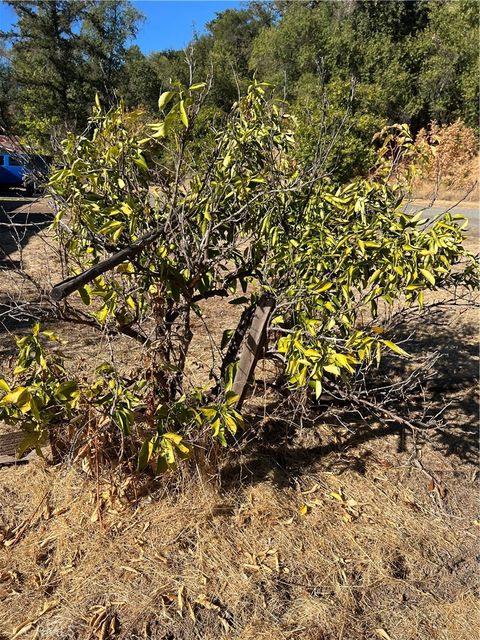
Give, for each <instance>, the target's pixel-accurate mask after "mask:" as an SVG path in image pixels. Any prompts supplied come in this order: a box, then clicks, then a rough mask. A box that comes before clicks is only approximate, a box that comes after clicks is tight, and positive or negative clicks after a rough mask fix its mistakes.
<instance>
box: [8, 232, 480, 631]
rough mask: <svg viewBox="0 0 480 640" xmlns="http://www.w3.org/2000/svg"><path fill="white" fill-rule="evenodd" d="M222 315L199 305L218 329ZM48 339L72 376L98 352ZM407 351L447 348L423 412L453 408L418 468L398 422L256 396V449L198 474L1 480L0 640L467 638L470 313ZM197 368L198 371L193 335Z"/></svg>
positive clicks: (471, 577)
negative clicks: (276, 411)
mask: <svg viewBox="0 0 480 640" xmlns="http://www.w3.org/2000/svg"><path fill="white" fill-rule="evenodd" d="M39 242H40V239H39V237H34V238H32V239H31V240H30V242H29V243H28V252H29V253H28V256H27V258H28V259H29V260H33V261H34V260H35V259H37V258H36V256H38V255H39V254H38V249H36V246H37V245H36V243H39ZM474 244H476V241H474ZM38 246H40V245H38ZM39 262H41V261H39ZM40 266H41V265H40V264H39V267H40ZM222 309H223V311H222V310H221V309H220V308H215V307H209V308H207V309H206V313H207V314H209V315H210V320H212V321H214V322H215V323H216V324H215V330H216V332H217V333H220V332H221V331H222V330H223V328H225V326H228V324H229V318H228V315H227V314H226V313H225V310H226V309H230V307H228V305H227V307H222ZM56 330H58V331H60V332H61V333H63V335H64V336H67V335H68V332H70V333H71V336H70V337H72V338H74V346H73V348H71V352H72V353H74V352H75V351H77V352H78V351H79V350H80V348H81V349H82V351H83V358H84V362H83V363H80V362H79V366H85V367H89V366H91V364H92V362H93V361H94V360H95V359H98V358H101V357H102V353H101V351H102V345H101V344H99V342H98V339H97V337H96V335H95V334H89V333H87V332H84V331H83V330H82V332H75V334H73V333H72V331H71V329H70V328H69V327H67V326H57V327H56ZM406 330H407V332H408V328H407V329H406ZM415 340H416V348H418V351H419V352H426V351H428V350H430V349H431V348H434V347H437V346H441V345H442V344H443V348H444V350H445V352H446V354H447V356H446V360H445V361H444V364H443V365H442V367H441V368H439V370H438V378H437V385H436V387H435V389H432V390H431V392H430V395H428V397H427V398H425V401H426V402H432V403H433V405H434V406H435V403H440V402H443V400H447V401H451V402H452V403H453V404H452V405H451V406H450V408H449V409H448V413H447V417H448V419H449V421H450V424H451V427H452V428H451V430H450V431H448V432H447V433H444V434H439V435H438V436H435V437H431V438H429V439H425V440H422V441H421V442H419V448H420V453H419V463H420V465H418V464H417V463H414V461H413V460H412V458H411V453H412V445H411V442H410V441H407V446H406V450H405V451H398V448H399V447H398V445H399V438H398V434H397V433H396V432H395V429H394V428H392V429H390V428H385V427H382V426H378V425H360V426H359V425H357V427H356V430H355V432H354V433H352V432H351V431H349V430H348V428H346V429H338V428H336V429H333V428H332V427H331V426H329V425H327V424H324V422H323V421H322V417H321V416H319V417H318V419H317V420H316V421H315V423H314V424H313V425H312V426H310V427H306V426H303V427H302V426H301V425H299V424H296V425H287V426H286V425H284V424H281V423H279V422H276V421H274V420H273V419H270V411H271V409H270V406H269V405H268V404H267V399H268V400H270V398H267V397H266V398H265V401H263V400H260V401H258V402H257V404H256V405H255V406H254V405H253V404H252V411H253V410H255V411H256V413H257V414H259V415H260V417H259V418H258V419H257V421H256V424H257V426H256V429H257V437H256V438H255V439H254V441H252V442H251V443H250V445H249V447H248V448H245V447H242V445H239V446H238V447H237V448H236V449H235V450H232V451H230V452H228V453H227V454H226V456H225V457H223V458H221V459H220V460H219V461H218V462H217V465H216V466H215V468H213V467H212V468H211V469H208V470H205V469H196V468H194V467H193V466H191V467H184V468H183V470H182V471H181V473H180V474H178V476H177V477H175V478H173V477H172V478H170V479H161V480H159V481H152V480H141V479H140V478H134V479H133V480H128V479H126V478H124V477H122V476H121V473H120V472H119V471H112V472H111V476H107V475H104V476H102V477H101V478H100V479H99V480H98V481H96V479H95V478H94V477H92V476H91V475H88V474H87V473H85V472H84V471H82V470H81V469H79V468H78V467H74V468H65V467H52V466H48V465H46V464H45V463H44V462H42V461H41V460H37V461H35V462H33V463H30V464H29V465H26V466H18V467H15V468H11V467H10V468H0V495H1V509H0V640H7V639H8V640H13V639H14V638H17V637H18V638H23V639H25V640H27V639H30V638H32V639H33V638H35V639H36V640H70V639H71V640H74V639H75V640H77V639H78V640H87V639H88V640H94V639H98V640H100V639H103V640H108V639H110V640H113V639H114V638H115V639H117V638H118V639H120V638H123V639H125V640H127V639H128V640H134V639H140V638H142V639H149V640H197V639H201V640H221V639H222V640H227V639H228V640H234V639H235V640H262V639H265V640H283V639H298V640H363V639H365V640H367V639H368V640H374V639H378V638H380V639H381V638H383V640H388V639H389V638H390V639H391V640H414V639H415V640H417V639H420V638H422V639H423V638H428V639H432V640H471V639H472V638H473V637H476V635H477V630H478V625H479V623H480V607H479V601H478V595H479V593H478V591H479V584H478V574H477V571H476V569H477V568H478V567H477V564H478V557H479V553H480V550H479V546H478V532H479V520H478V519H477V518H478V513H477V510H478V500H477V492H476V489H475V485H476V480H477V476H478V474H477V468H476V466H475V458H476V453H477V451H476V449H477V445H476V442H475V440H476V438H475V424H476V422H477V418H478V395H477V393H476V379H477V372H478V351H477V348H476V343H477V342H478V314H477V313H476V312H475V311H473V310H467V312H466V313H464V314H462V315H460V314H459V313H458V312H457V311H455V310H454V311H452V312H451V313H450V314H442V315H441V317H440V318H438V324H436V325H435V326H429V327H416V333H415ZM0 348H2V349H3V351H4V353H8V352H9V349H10V347H9V346H8V336H3V337H2V340H1V343H0ZM119 357H122V356H121V355H119ZM123 357H124V360H125V365H126V366H127V365H128V363H129V361H130V362H131V360H132V357H133V356H132V354H131V352H129V351H125V352H124V355H123ZM190 367H191V369H192V371H195V370H198V372H199V373H198V375H199V376H203V375H204V374H205V371H206V369H205V365H204V364H203V361H202V345H201V341H200V342H199V343H198V344H195V346H194V349H193V358H192V362H191V364H190ZM202 367H203V368H202ZM453 378H455V380H456V381H457V382H458V384H457V386H456V387H455V385H452V384H451V383H452V379H453ZM442 385H443V387H442ZM472 434H473V435H472ZM422 467H423V470H422ZM425 471H426V472H427V473H425ZM428 473H430V474H433V475H434V476H435V478H436V479H437V481H438V485H437V488H435V487H434V485H433V484H432V482H431V479H430V477H429V475H428ZM42 612H43V613H42Z"/></svg>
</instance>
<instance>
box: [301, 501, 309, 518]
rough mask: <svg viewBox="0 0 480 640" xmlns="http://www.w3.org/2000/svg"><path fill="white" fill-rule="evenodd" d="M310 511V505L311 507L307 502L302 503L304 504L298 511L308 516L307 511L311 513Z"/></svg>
mask: <svg viewBox="0 0 480 640" xmlns="http://www.w3.org/2000/svg"><path fill="white" fill-rule="evenodd" d="M309 511H310V507H309V506H308V505H307V504H305V503H304V504H302V505H301V506H300V508H299V510H298V513H299V514H300V515H301V516H306V515H307V513H309Z"/></svg>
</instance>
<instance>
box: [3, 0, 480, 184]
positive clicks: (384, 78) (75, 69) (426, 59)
mask: <svg viewBox="0 0 480 640" xmlns="http://www.w3.org/2000/svg"><path fill="white" fill-rule="evenodd" d="M9 3H10V4H11V6H12V7H13V9H14V10H15V11H16V12H17V14H18V17H19V22H18V25H17V29H16V33H15V34H10V35H7V36H4V39H5V41H7V42H9V43H11V44H12V47H11V49H8V50H7V53H8V55H6V56H5V57H4V59H3V66H2V63H1V61H0V83H1V85H2V87H3V88H4V93H3V96H2V97H0V109H1V115H2V116H3V119H4V120H5V121H6V122H7V124H9V126H10V127H11V128H13V129H15V130H17V132H19V133H23V134H25V135H27V136H29V137H30V138H32V137H33V138H34V139H36V140H37V142H38V143H43V144H48V141H49V135H50V134H51V131H52V129H53V128H57V129H58V128H62V127H63V128H64V127H65V125H66V128H68V129H69V130H72V129H74V130H76V131H77V132H78V131H81V130H82V129H83V127H84V126H85V125H86V121H87V118H88V105H89V104H91V103H92V102H93V98H94V95H95V93H99V94H100V96H101V98H102V102H103V103H104V104H112V102H113V103H114V102H115V101H116V100H117V97H118V96H122V97H123V98H124V99H125V102H126V105H127V107H128V108H130V109H132V108H136V107H142V108H144V109H145V110H146V111H147V112H148V113H150V114H154V113H155V110H156V105H157V100H158V96H159V94H160V92H161V91H164V90H166V89H169V88H171V82H172V79H179V80H181V81H182V82H183V84H185V85H187V84H190V83H191V82H195V81H202V80H204V79H205V78H206V77H207V76H208V75H209V74H210V73H212V89H211V91H210V93H209V97H208V103H209V104H210V106H211V107H212V109H215V110H217V111H219V112H220V113H223V114H226V113H228V112H229V110H230V108H231V107H232V105H233V103H234V102H235V101H236V100H237V99H238V96H239V93H244V92H245V90H246V88H247V86H248V85H249V84H250V82H251V80H252V77H253V76H254V75H255V74H256V77H257V78H258V79H260V80H262V81H267V82H270V83H272V84H273V85H275V87H276V96H277V97H278V98H282V99H285V100H286V101H287V102H288V103H289V104H290V108H291V109H293V112H294V113H295V114H296V115H297V117H298V119H299V122H300V127H301V135H302V136H303V141H304V155H305V156H309V159H310V160H311V159H312V158H314V157H316V156H317V154H318V151H319V150H318V148H317V146H316V144H317V143H316V140H317V137H318V136H317V133H318V131H319V130H321V131H323V133H324V139H323V143H322V145H321V146H322V149H321V150H320V151H321V152H322V153H323V152H324V151H326V150H328V152H329V153H328V158H324V159H323V161H324V164H325V167H326V168H327V170H328V171H331V172H332V174H333V175H334V176H335V177H336V179H339V180H340V181H341V180H343V179H346V178H348V177H351V176H355V175H365V172H366V171H367V170H368V168H369V166H370V165H371V163H372V161H373V150H372V147H371V146H370V142H371V138H372V136H373V134H374V132H375V131H378V130H379V129H381V128H382V127H383V126H385V125H387V124H393V123H395V122H406V123H408V124H409V125H410V127H411V129H412V131H413V133H414V134H415V133H416V132H418V131H419V130H420V129H421V128H422V127H426V126H428V123H429V122H431V121H436V122H437V123H438V125H439V126H443V125H445V124H451V123H452V122H455V121H456V120H457V119H459V118H460V119H461V120H462V121H463V122H464V123H465V125H466V126H467V127H473V128H474V131H475V132H476V131H477V127H478V119H479V111H478V106H479V94H478V77H479V59H478V40H479V29H478V19H479V5H478V2H476V0H458V1H457V0H444V1H436V0H432V1H429V0H397V1H395V2H385V1H383V0H352V1H349V2H346V1H344V0H320V1H315V2H310V1H308V2H307V1H305V2H301V1H295V2H286V1H284V0H276V1H275V2H252V3H251V4H250V5H249V6H248V7H247V8H244V9H238V10H237V9H228V10H226V11H222V12H221V13H219V14H217V17H216V18H215V19H214V20H212V21H211V22H210V23H209V24H208V25H207V32H206V34H205V35H201V36H199V37H197V38H195V40H194V41H193V43H192V46H191V47H190V48H189V49H188V52H187V57H188V58H190V61H192V60H193V61H194V65H193V67H192V66H190V67H189V66H188V64H186V60H185V58H186V56H185V52H183V51H160V52H155V53H152V54H149V55H147V56H145V55H144V54H143V53H142V52H141V51H140V49H139V48H138V46H137V45H133V46H130V47H129V46H127V42H128V40H129V39H131V38H132V37H134V36H135V34H136V30H137V26H138V21H139V19H140V15H139V14H138V12H137V11H136V10H135V9H133V7H132V6H131V5H130V4H129V3H128V2H127V1H126V0H110V1H109V2H106V1H105V2H100V3H96V2H92V1H90V0H89V1H88V2H83V1H82V2H79V1H78V0H75V1H70V2H64V1H62V0H50V1H49V2H48V3H47V2H39V1H33V2H29V3H26V2H14V1H10V2H9ZM180 10H182V8H181V7H180V5H179V11H180ZM161 44H162V43H161V42H159V43H158V45H159V47H161ZM59 52H60V53H61V55H59ZM190 71H192V74H193V77H192V78H190ZM352 81H353V82H352ZM352 84H353V85H354V88H353V91H352ZM340 123H343V126H342V127H340ZM205 135H207V136H208V135H209V134H208V132H205Z"/></svg>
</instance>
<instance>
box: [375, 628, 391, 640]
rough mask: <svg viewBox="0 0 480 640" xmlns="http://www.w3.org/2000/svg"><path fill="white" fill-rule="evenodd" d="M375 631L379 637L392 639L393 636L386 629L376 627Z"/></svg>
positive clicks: (385, 639) (384, 639) (387, 639)
mask: <svg viewBox="0 0 480 640" xmlns="http://www.w3.org/2000/svg"><path fill="white" fill-rule="evenodd" d="M375 633H376V634H377V636H378V637H379V638H383V640H392V636H390V635H389V634H388V633H387V632H386V631H385V629H375Z"/></svg>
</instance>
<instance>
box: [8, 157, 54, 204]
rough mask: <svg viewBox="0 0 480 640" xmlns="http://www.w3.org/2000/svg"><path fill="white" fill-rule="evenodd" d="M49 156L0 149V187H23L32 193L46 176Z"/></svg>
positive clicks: (28, 193)
mask: <svg viewBox="0 0 480 640" xmlns="http://www.w3.org/2000/svg"><path fill="white" fill-rule="evenodd" d="M49 163H50V162H49V158H47V157H46V156H40V155H28V156H25V155H21V154H17V153H12V152H10V151H6V150H2V149H0V189H7V188H11V187H23V188H25V190H26V193H27V195H32V194H33V193H34V192H35V191H36V190H37V188H38V186H39V184H40V183H41V182H42V181H43V180H44V179H45V178H46V177H47V176H48V169H49Z"/></svg>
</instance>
